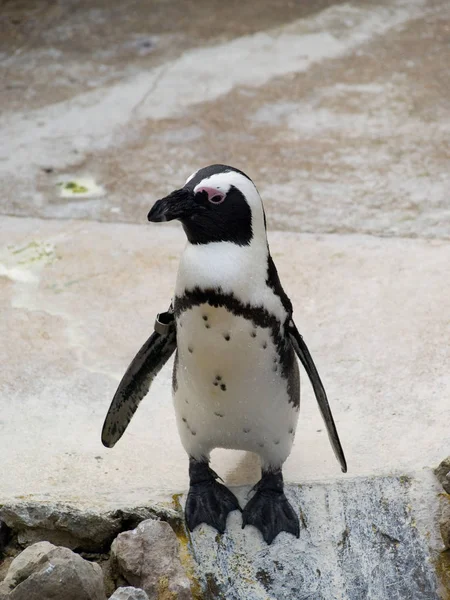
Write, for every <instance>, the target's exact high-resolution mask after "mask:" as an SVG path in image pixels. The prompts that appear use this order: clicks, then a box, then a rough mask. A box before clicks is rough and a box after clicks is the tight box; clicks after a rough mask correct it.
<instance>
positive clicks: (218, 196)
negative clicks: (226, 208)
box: [195, 186, 226, 204]
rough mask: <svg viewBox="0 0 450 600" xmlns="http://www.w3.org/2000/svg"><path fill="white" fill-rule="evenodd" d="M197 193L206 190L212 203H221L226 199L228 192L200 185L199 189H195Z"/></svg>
mask: <svg viewBox="0 0 450 600" xmlns="http://www.w3.org/2000/svg"><path fill="white" fill-rule="evenodd" d="M195 192H196V194H198V193H200V192H206V193H207V194H208V200H209V201H210V202H211V203H212V204H220V203H221V202H223V201H224V200H225V197H226V194H224V193H223V192H221V191H220V190H218V189H216V188H212V187H205V186H203V187H200V188H198V189H197V190H195Z"/></svg>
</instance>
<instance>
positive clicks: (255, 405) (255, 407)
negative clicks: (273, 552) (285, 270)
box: [103, 165, 346, 543]
mask: <svg viewBox="0 0 450 600" xmlns="http://www.w3.org/2000/svg"><path fill="white" fill-rule="evenodd" d="M148 218H149V220H150V221H154V222H157V221H168V220H172V219H179V220H180V221H181V223H182V225H183V228H184V230H185V233H186V236H187V238H188V242H187V245H186V247H185V250H184V252H183V254H182V257H181V260H180V265H179V270H178V276H177V282H176V287H175V295H174V299H173V315H174V319H175V325H176V343H175V342H174V339H173V336H174V335H175V334H174V332H173V330H171V329H170V326H168V330H167V336H168V337H167V340H168V341H167V344H166V346H164V352H163V355H162V356H161V366H162V364H164V362H165V361H166V360H167V358H168V356H167V355H168V354H169V356H170V354H171V351H173V350H174V349H175V345H176V356H175V361H174V371H173V399H174V405H175V411H176V417H177V424H178V429H179V433H180V437H181V441H182V443H183V446H184V448H185V450H186V452H187V454H188V455H189V458H190V470H189V471H190V482H191V485H190V491H189V494H188V499H187V503H186V521H187V524H188V526H189V528H190V529H191V530H192V529H193V528H194V527H195V526H196V525H198V524H199V523H201V522H206V523H208V524H210V525H212V526H214V527H216V529H218V530H219V531H223V530H224V529H225V524H226V518H227V515H228V513H229V512H230V511H231V510H234V509H239V504H238V501H237V499H236V498H235V496H234V495H233V494H232V493H231V492H230V491H229V490H228V489H227V488H226V487H225V486H223V485H222V484H220V483H218V482H217V481H216V478H217V475H216V474H215V473H214V472H213V471H211V469H210V468H209V465H208V463H209V457H210V452H211V451H212V450H213V449H214V448H217V447H221V448H232V449H240V450H248V451H251V452H255V453H257V454H258V455H259V456H260V458H261V466H262V478H261V480H260V482H259V483H258V484H257V485H256V486H255V494H254V496H253V497H252V498H251V500H250V501H249V503H248V504H247V506H246V507H245V508H244V510H243V526H245V525H246V524H252V525H254V526H256V527H257V528H258V529H260V531H261V532H262V534H263V536H264V538H265V539H266V541H267V542H268V543H271V542H272V540H273V539H274V538H275V536H276V535H277V534H278V533H279V532H280V531H288V532H290V533H293V534H294V535H298V534H299V523H298V518H297V516H296V515H295V513H294V511H293V509H292V507H291V506H290V504H289V502H288V501H287V499H286V497H285V495H284V492H283V479H282V474H281V468H282V465H283V463H284V461H285V460H286V458H287V457H288V456H289V453H290V451H291V448H292V444H293V441H294V435H295V429H296V425H297V420H298V414H299V406H300V380H299V372H298V366H297V361H296V357H295V354H297V355H298V356H299V358H300V360H301V362H302V364H303V365H304V367H305V369H306V371H307V373H308V375H309V377H310V379H311V382H312V384H313V387H314V391H315V394H316V397H317V400H318V402H319V407H320V410H321V413H322V416H323V418H324V420H325V423H326V425H327V430H328V433H329V437H330V440H331V443H332V446H333V449H334V451H335V453H336V456H337V458H338V460H339V461H340V463H341V468H342V470H343V471H346V463H345V458H344V454H343V451H342V448H341V445H340V442H339V438H338V435H337V432H336V428H335V425H334V422H333V417H332V415H331V411H330V408H329V405H328V401H327V398H326V394H325V391H324V389H323V385H322V383H321V381H320V378H319V375H318V373H317V370H316V368H315V366H314V363H313V361H312V359H311V356H310V354H309V352H308V349H307V347H306V345H305V343H304V341H303V339H302V337H301V336H300V334H299V333H298V331H297V329H296V327H295V324H294V322H293V319H292V304H291V302H290V300H289V298H288V297H287V295H286V294H285V292H284V290H283V288H282V286H281V283H280V280H279V277H278V273H277V270H276V267H275V264H274V262H273V260H272V257H271V256H270V251H269V246H268V243H267V236H266V223H265V215H264V209H263V205H262V201H261V198H260V196H259V194H258V191H257V189H256V187H255V186H254V184H253V182H252V181H251V180H250V179H249V178H248V177H247V176H246V175H245V174H244V173H242V172H241V171H239V170H237V169H233V168H232V167H228V166H225V165H212V166H210V167H206V168H204V169H200V170H199V171H197V172H196V173H194V174H193V175H192V176H191V177H189V179H188V180H187V182H186V184H185V185H184V187H183V188H182V189H180V190H176V191H175V192H173V193H172V194H170V195H169V196H168V197H166V198H164V199H162V200H159V201H158V202H157V203H156V204H155V205H154V207H153V208H152V210H151V211H150V213H149V216H148ZM169 314H170V313H169ZM170 336H172V337H170ZM158 343H159V344H161V341H160V340H159V342H158ZM147 344H148V343H147ZM150 345H151V344H150ZM145 347H146V346H144V348H145ZM144 348H143V349H142V350H141V353H142V351H143V350H144ZM146 353H147V354H151V352H150V351H149V350H148V348H147V351H146V352H144V354H146ZM152 356H153V355H152ZM135 361H137V365H136V368H133V364H134V362H135ZM135 361H133V363H132V364H131V365H130V367H129V369H128V371H127V373H126V375H125V377H124V380H123V382H122V383H121V385H120V386H119V389H118V391H117V393H116V396H115V399H116V398H117V400H116V402H114V400H113V403H112V405H111V409H110V413H109V415H108V417H109V422H108V427H107V428H106V429H105V428H104V432H103V441H104V443H105V445H112V444H113V443H115V441H116V437H117V432H120V433H119V437H120V435H121V433H122V432H123V430H124V428H125V427H126V424H127V423H128V421H129V419H130V418H131V416H132V414H133V413H134V411H135V409H136V407H137V403H136V400H137V401H138V402H139V401H140V399H141V398H142V397H143V396H144V395H145V393H146V392H147V391H148V385H143V384H142V382H143V381H144V382H146V381H148V380H149V378H148V377H147V378H146V376H145V374H142V371H145V370H146V369H145V367H143V366H142V365H143V364H144V362H145V361H143V360H142V356H141V358H140V359H139V354H138V356H137V357H136V359H135ZM147 364H151V365H153V362H152V360H147ZM152 369H153V371H156V369H155V367H154V365H153V366H152ZM153 371H152V373H153ZM139 373H140V375H139ZM127 375H128V378H127ZM152 376H153V374H152ZM133 378H135V379H136V382H137V383H135V384H134V385H133V383H132V381H133V380H134V379H133ZM150 379H151V378H150ZM130 382H131V383H130ZM130 386H131V387H130ZM130 390H131V392H133V393H132V394H131V395H130ZM127 395H130V400H129V402H128V403H127ZM118 407H120V411H119V412H117V410H118ZM127 409H129V410H127ZM118 416H119V417H121V418H122V419H125V423H123V422H120V418H119V422H117V421H118V419H117V417H118ZM108 417H107V421H108ZM105 426H106V422H105ZM113 429H114V431H115V432H116V435H115V436H114V439H113V438H112V437H111V435H110V434H108V431H110V432H112V431H113Z"/></svg>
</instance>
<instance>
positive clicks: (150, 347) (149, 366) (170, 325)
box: [102, 308, 177, 448]
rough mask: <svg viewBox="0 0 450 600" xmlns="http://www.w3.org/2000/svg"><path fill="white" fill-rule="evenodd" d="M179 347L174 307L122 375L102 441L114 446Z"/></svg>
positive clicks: (109, 446) (107, 418) (161, 319)
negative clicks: (156, 378) (152, 384)
mask: <svg viewBox="0 0 450 600" xmlns="http://www.w3.org/2000/svg"><path fill="white" fill-rule="evenodd" d="M176 347H177V335H176V329H175V320H174V316H173V312H172V310H171V308H169V310H168V311H167V312H165V313H160V314H159V315H158V317H157V319H156V322H155V331H154V332H153V333H152V335H151V336H150V337H149V339H148V340H147V341H146V342H145V344H144V345H143V346H142V348H141V349H140V350H139V352H138V353H137V354H136V356H135V357H134V358H133V360H132V361H131V363H130V366H129V367H128V369H127V370H126V372H125V375H124V376H123V377H122V381H121V382H120V384H119V387H118V388H117V391H116V393H115V394H114V398H113V400H112V402H111V406H110V407H109V410H108V414H107V415H106V418H105V422H104V424H103V429H102V443H103V445H104V446H106V447H107V448H112V447H113V446H114V444H116V442H117V441H118V440H120V438H121V437H122V434H123V433H124V431H125V429H126V428H127V427H128V423H129V422H130V421H131V418H132V417H133V415H134V413H135V412H136V410H137V407H138V406H139V403H140V402H141V400H142V398H144V396H145V395H146V394H147V393H148V390H149V389H150V385H151V383H152V381H153V379H154V378H155V377H156V375H157V374H158V373H159V371H160V370H161V369H162V367H163V366H164V365H165V364H166V362H167V361H168V360H169V358H170V357H171V356H172V354H173V353H174V351H175V349H176Z"/></svg>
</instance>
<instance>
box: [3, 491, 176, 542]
mask: <svg viewBox="0 0 450 600" xmlns="http://www.w3.org/2000/svg"><path fill="white" fill-rule="evenodd" d="M161 515H164V517H165V518H169V519H173V520H176V519H177V518H179V514H177V513H176V512H175V511H174V510H171V509H170V508H169V507H164V508H157V507H136V508H132V509H127V508H123V509H119V510H115V511H110V512H104V513H100V512H95V511H92V510H81V509H80V508H77V507H75V506H71V505H67V504H61V503H51V502H47V503H45V504H43V503H36V502H19V503H18V504H5V505H4V506H2V507H1V508H0V517H1V519H2V521H1V523H2V524H3V525H4V526H5V527H6V526H7V528H8V529H12V530H13V531H14V532H15V533H16V534H17V537H18V542H19V543H20V544H21V545H23V546H27V545H30V544H34V543H36V542H39V541H41V540H47V541H49V542H51V543H53V544H55V545H60V546H65V547H67V548H70V549H72V550H77V551H83V552H102V551H107V550H109V546H110V545H111V542H112V541H113V539H114V538H115V537H116V535H117V534H118V533H120V532H121V531H123V530H124V529H129V528H131V527H135V526H136V525H137V524H138V523H139V522H140V521H143V520H144V519H148V518H150V517H152V516H161ZM1 531H2V530H1V529H0V534H1ZM6 533H7V532H6V530H5V535H6ZM0 542H1V538H0ZM0 550H1V545H0Z"/></svg>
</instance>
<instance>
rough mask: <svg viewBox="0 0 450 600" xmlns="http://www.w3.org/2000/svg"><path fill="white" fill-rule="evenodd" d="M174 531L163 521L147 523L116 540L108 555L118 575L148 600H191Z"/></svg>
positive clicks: (144, 522) (188, 582)
mask: <svg viewBox="0 0 450 600" xmlns="http://www.w3.org/2000/svg"><path fill="white" fill-rule="evenodd" d="M179 553H180V546H179V542H178V540H177V537H176V535H175V533H174V532H173V529H172V528H171V527H170V525H169V524H168V523H165V522H163V521H153V520H147V521H143V522H142V523H140V524H139V525H138V526H137V528H136V529H134V530H132V531H125V532H124V533H121V534H120V535H118V536H117V538H116V539H115V540H114V542H113V544H112V546H111V554H112V557H113V560H114V561H115V563H116V565H117V569H118V571H119V572H120V574H121V575H122V576H123V577H124V578H125V579H126V581H127V582H128V583H130V584H131V585H135V586H138V587H140V588H142V589H144V590H145V591H146V592H147V594H148V597H149V598H150V600H157V599H158V598H160V597H166V596H163V595H164V593H166V594H167V598H170V599H171V600H191V599H192V595H191V588H190V581H189V579H188V578H187V576H186V573H185V571H184V569H183V566H182V564H181V561H180V555H179Z"/></svg>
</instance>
